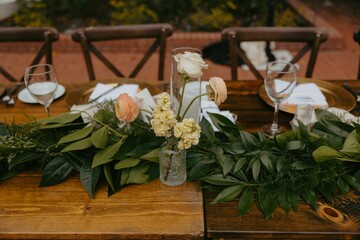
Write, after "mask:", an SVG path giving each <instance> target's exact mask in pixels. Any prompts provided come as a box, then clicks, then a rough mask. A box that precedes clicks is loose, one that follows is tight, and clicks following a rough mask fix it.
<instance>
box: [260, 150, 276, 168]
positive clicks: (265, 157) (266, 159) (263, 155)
mask: <svg viewBox="0 0 360 240" xmlns="http://www.w3.org/2000/svg"><path fill="white" fill-rule="evenodd" d="M260 160H261V162H262V164H264V166H265V167H266V168H267V169H268V170H269V171H272V169H273V165H272V162H271V160H270V153H269V152H266V151H261V152H260Z"/></svg>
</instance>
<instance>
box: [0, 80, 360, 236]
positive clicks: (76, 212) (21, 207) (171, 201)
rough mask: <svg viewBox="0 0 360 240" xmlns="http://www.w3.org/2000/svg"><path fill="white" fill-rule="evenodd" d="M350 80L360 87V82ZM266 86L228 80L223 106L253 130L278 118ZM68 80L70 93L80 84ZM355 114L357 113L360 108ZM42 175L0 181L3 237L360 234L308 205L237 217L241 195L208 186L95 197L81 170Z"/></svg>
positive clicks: (57, 108) (8, 112)
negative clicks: (219, 198) (64, 175)
mask: <svg viewBox="0 0 360 240" xmlns="http://www.w3.org/2000/svg"><path fill="white" fill-rule="evenodd" d="M340 83H342V82H339V84H340ZM349 83H350V85H351V86H354V87H355V88H356V89H358V90H360V81H349ZM261 85H262V82H260V81H236V82H227V86H228V93H229V96H228V100H227V101H226V102H225V103H224V104H223V105H222V108H223V109H228V110H230V111H232V112H234V113H236V114H237V115H238V121H239V122H240V123H241V124H242V125H243V126H244V127H245V128H246V129H247V130H250V131H251V130H256V129H259V127H261V126H262V125H264V124H266V123H269V122H271V120H272V117H273V108H272V107H270V106H268V105H267V104H266V103H265V102H263V101H262V100H261V99H260V97H259V96H258V90H259V88H260V86H261ZM65 86H66V89H67V92H69V91H70V90H71V89H76V88H77V87H78V86H75V85H70V84H65ZM339 87H342V86H341V85H339ZM65 98H66V94H65V96H64V97H63V98H61V99H59V100H57V101H55V102H54V103H53V104H52V105H51V107H50V108H51V111H52V114H53V115H55V114H59V113H62V112H65V111H67V110H68V108H67V106H66V104H65ZM0 109H1V111H0V114H1V115H0V119H6V120H7V121H12V120H13V119H14V117H15V121H16V122H26V121H29V118H28V117H27V116H25V115H23V114H22V113H26V114H29V115H30V116H33V117H35V118H43V117H46V114H45V111H44V109H43V107H42V106H39V105H29V104H24V103H21V102H19V101H18V102H17V103H16V107H14V108H7V107H4V106H0ZM353 113H355V114H357V115H360V108H359V106H357V107H356V108H355V109H354V110H353ZM292 117H293V115H292V114H289V113H284V112H280V115H279V120H280V123H281V124H285V125H286V124H288V122H289V121H290V120H291V119H292ZM39 180H40V177H39V174H38V173H36V172H33V173H24V174H22V175H21V176H17V177H15V178H13V179H11V180H9V181H7V182H5V183H2V184H0V238H3V239H8V238H13V239H15V238H16V239H19V238H20V239H21V238H22V239H34V238H36V239H40V238H42V239H45V238H49V239H50V238H52V239H59V238H63V239H88V238H90V239H96V238H97V239H115V238H127V239H131V238H132V239H196V238H231V239H234V238H243V239H266V238H280V239H304V238H310V239H317V238H323V239H339V238H343V239H359V238H360V227H359V226H360V217H359V215H357V216H349V217H350V219H351V221H353V222H352V224H350V225H343V226H341V225H337V224H334V223H332V222H330V221H328V220H326V219H324V218H321V217H320V216H319V215H318V214H317V212H316V211H314V210H312V209H310V208H309V207H308V206H307V205H305V204H303V205H301V206H300V207H299V210H298V212H297V213H293V212H292V213H291V214H290V215H289V216H286V215H285V214H284V213H283V212H282V210H280V209H277V210H276V212H275V215H274V217H273V218H271V219H269V220H268V221H265V220H264V217H263V215H262V214H261V213H260V212H259V211H258V210H257V208H256V206H255V205H254V206H253V207H252V209H251V210H250V212H248V213H247V214H246V215H245V216H243V217H242V218H239V217H238V216H237V210H236V204H237V203H236V201H234V202H229V203H222V204H215V205H211V204H209V203H210V202H211V201H212V199H213V198H214V197H215V195H214V194H213V193H209V192H205V193H204V196H203V195H202V194H201V193H200V192H199V191H198V190H197V188H196V186H195V184H193V183H190V184H186V185H184V186H181V187H177V188H171V187H165V186H163V185H161V184H160V183H159V181H155V182H152V183H150V184H147V185H140V186H131V187H128V188H125V189H123V190H122V191H120V192H118V193H117V194H115V195H114V196H112V197H110V198H108V197H107V196H106V190H105V189H104V187H101V188H100V189H98V191H97V194H96V197H95V199H89V197H88V196H87V194H86V192H85V191H84V190H83V189H82V187H81V185H80V182H79V179H78V176H74V177H72V178H70V179H69V180H67V181H66V182H64V183H61V184H60V185H57V186H52V187H46V188H38V187H37V185H38V183H39ZM203 197H204V210H205V211H204V214H203V209H202V207H203V205H202V198H203ZM343 200H344V202H347V201H348V200H351V201H352V203H353V207H355V208H356V209H358V213H360V207H359V206H360V199H359V196H358V195H349V196H348V199H343ZM204 219H205V221H204ZM204 224H205V226H204Z"/></svg>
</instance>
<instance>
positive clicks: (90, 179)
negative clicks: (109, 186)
mask: <svg viewBox="0 0 360 240" xmlns="http://www.w3.org/2000/svg"><path fill="white" fill-rule="evenodd" d="M91 164H92V161H91V160H90V159H88V160H87V161H84V164H83V166H82V168H81V169H80V181H81V183H82V185H83V187H84V188H85V190H86V191H87V193H88V194H89V196H90V197H91V198H93V197H94V193H95V187H96V184H97V182H98V180H99V178H100V173H101V168H100V167H96V168H92V167H91Z"/></svg>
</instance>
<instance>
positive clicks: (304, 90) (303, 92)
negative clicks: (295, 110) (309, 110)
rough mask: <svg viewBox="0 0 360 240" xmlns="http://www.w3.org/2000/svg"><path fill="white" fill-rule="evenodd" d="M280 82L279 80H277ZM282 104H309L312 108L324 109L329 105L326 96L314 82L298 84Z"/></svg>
mask: <svg viewBox="0 0 360 240" xmlns="http://www.w3.org/2000/svg"><path fill="white" fill-rule="evenodd" d="M279 83H280V84H281V82H280V81H279ZM281 104H284V105H300V104H309V105H311V106H313V107H314V108H322V109H326V108H328V107H329V105H328V103H327V101H326V97H325V96H324V94H323V93H322V92H321V90H320V89H319V87H318V86H317V85H316V84H315V83H301V84H298V85H297V86H296V87H295V88H294V90H293V92H292V93H291V95H290V97H289V98H288V99H287V100H286V101H284V102H282V103H281Z"/></svg>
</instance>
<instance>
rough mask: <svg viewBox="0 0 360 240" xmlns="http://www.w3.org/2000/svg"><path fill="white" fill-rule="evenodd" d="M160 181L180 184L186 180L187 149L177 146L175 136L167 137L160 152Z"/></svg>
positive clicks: (170, 184)
mask: <svg viewBox="0 0 360 240" xmlns="http://www.w3.org/2000/svg"><path fill="white" fill-rule="evenodd" d="M159 167H160V181H161V182H162V183H163V184H164V185H167V186H179V185H181V184H183V183H184V182H185V181H186V151H185V150H183V149H179V148H178V147H177V140H176V138H175V137H172V138H169V139H167V141H166V142H164V143H163V145H162V146H161V148H160V153H159Z"/></svg>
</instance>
